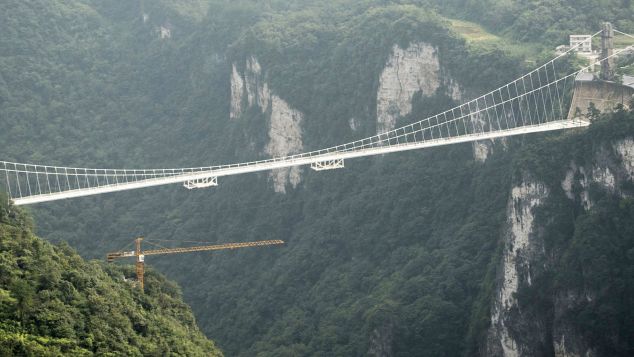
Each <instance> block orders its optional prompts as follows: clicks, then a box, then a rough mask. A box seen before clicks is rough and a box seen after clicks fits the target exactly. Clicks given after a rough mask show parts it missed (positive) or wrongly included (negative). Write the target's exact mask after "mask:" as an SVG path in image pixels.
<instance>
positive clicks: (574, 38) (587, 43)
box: [570, 35, 592, 53]
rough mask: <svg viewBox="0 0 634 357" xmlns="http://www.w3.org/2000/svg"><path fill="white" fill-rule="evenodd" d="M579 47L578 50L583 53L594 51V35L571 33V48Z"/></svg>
mask: <svg viewBox="0 0 634 357" xmlns="http://www.w3.org/2000/svg"><path fill="white" fill-rule="evenodd" d="M576 46H579V47H577V49H576V51H577V52H581V53H592V36H590V35H570V48H575V47H576Z"/></svg>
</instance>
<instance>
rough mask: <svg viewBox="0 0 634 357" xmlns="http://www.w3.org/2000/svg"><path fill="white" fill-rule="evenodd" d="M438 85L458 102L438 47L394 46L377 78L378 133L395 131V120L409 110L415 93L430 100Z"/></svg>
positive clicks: (454, 84) (458, 89) (457, 88)
mask: <svg viewBox="0 0 634 357" xmlns="http://www.w3.org/2000/svg"><path fill="white" fill-rule="evenodd" d="M441 86H444V87H445V88H447V89H446V92H447V93H445V94H447V95H449V96H450V97H451V98H453V99H455V100H459V99H460V97H461V95H460V87H459V86H458V85H457V83H456V82H455V81H453V80H452V79H451V78H450V77H449V76H447V75H443V73H442V67H441V64H440V60H439V58H438V48H437V47H434V46H432V45H430V44H427V43H412V44H410V45H409V46H408V47H407V48H401V47H400V46H398V45H394V47H393V48H392V53H391V55H390V57H389V58H388V60H387V63H386V64H385V68H384V69H383V72H382V73H381V76H380V77H379V88H378V91H377V94H376V117H377V132H378V133H384V132H386V131H389V130H392V129H394V127H395V126H396V120H397V119H398V118H399V117H402V116H405V115H407V114H409V113H410V112H411V111H412V99H413V98H414V94H416V93H418V92H420V93H421V94H422V96H424V97H429V96H432V95H434V94H435V93H436V91H437V90H438V89H439V88H441Z"/></svg>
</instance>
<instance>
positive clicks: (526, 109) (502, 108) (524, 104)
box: [0, 30, 633, 205]
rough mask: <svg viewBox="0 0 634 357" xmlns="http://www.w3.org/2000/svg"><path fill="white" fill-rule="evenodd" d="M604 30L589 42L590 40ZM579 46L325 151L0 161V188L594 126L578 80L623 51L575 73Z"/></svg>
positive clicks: (120, 179) (181, 178) (47, 187)
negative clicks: (101, 161)
mask: <svg viewBox="0 0 634 357" xmlns="http://www.w3.org/2000/svg"><path fill="white" fill-rule="evenodd" d="M614 31H615V32H619V33H621V34H624V35H626V36H629V37H633V36H631V35H628V34H625V33H622V32H620V31H618V30H614ZM601 32H602V31H599V32H597V33H595V34H594V35H592V36H590V37H589V38H588V39H587V40H586V41H592V39H593V38H594V37H596V36H597V35H599V34H600V33H601ZM582 45H583V42H581V43H579V44H578V45H576V46H574V47H572V48H570V49H568V50H567V51H566V52H564V53H563V54H560V55H559V56H557V57H555V58H553V59H552V60H550V61H548V62H546V63H545V64H543V65H541V66H539V67H537V68H535V69H533V70H532V71H530V72H528V73H526V74H525V75H523V76H521V77H519V78H517V79H515V80H514V81H511V82H509V83H507V84H505V85H503V86H501V87H499V88H497V89H494V90H492V91H490V92H488V93H486V94H484V95H481V96H480V97H477V98H475V99H472V100H470V101H467V102H464V103H462V104H459V105H457V106H455V107H453V108H451V109H448V110H446V111H444V112H442V113H438V114H436V115H432V116H430V117H427V118H424V119H421V120H418V121H415V122H413V123H410V124H407V125H404V126H401V127H399V128H396V129H393V130H389V131H386V132H382V133H378V134H377V135H373V136H370V137H366V138H363V139H359V140H356V141H352V142H349V143H345V144H341V145H337V146H332V147H329V148H325V149H321V150H315V151H310V152H305V153H301V154H295V155H289V156H283V157H275V158H271V159H266V160H258V161H250V162H241V163H235V164H226V165H216V166H204V167H192V168H175V169H163V168H162V169H141V170H139V169H136V170H129V169H94V168H78V167H63V166H49V165H35V164H25V163H18V162H10V161H0V185H2V186H4V187H5V188H6V191H7V193H8V195H9V200H11V201H12V202H13V203H14V204H15V205H28V204H35V203H40V202H48V201H55V200H63V199H69V198H75V197H82V196H89V195H98V194H104V193H108V192H118V191H124V190H133V189H139V188H144V187H153V186H160V185H168V184H175V183H179V184H182V185H183V186H184V187H185V188H187V189H190V190H191V189H195V188H206V187H213V186H217V185H218V177H220V176H230V175H239V174H246V173H253V172H260V171H268V170H274V169H282V168H288V167H294V166H303V165H310V167H311V169H313V170H315V171H324V170H333V169H339V168H343V167H344V161H345V160H348V159H353V158H357V157H364V156H373V155H383V154H388V153H394V152H400V151H408V150H416V149H424V148H430V147H435V146H442V145H450V144H458V143H466V142H473V141H478V140H486V139H495V138H502V137H508V136H513V135H524V134H530V133H537V132H546V131H553V130H564V129H571V128H582V127H586V126H588V125H590V123H589V122H588V121H587V120H585V119H583V118H579V117H574V116H569V115H568V113H569V112H570V109H571V108H570V106H571V103H570V101H569V98H570V97H571V93H572V92H573V90H574V83H575V78H576V77H577V75H578V74H579V73H581V72H587V71H589V69H590V68H591V67H593V66H594V65H596V64H602V63H603V62H605V61H611V60H612V59H613V58H614V57H615V56H618V54H619V53H620V52H622V51H624V50H621V51H614V52H606V54H605V55H604V56H603V57H602V58H601V59H600V60H598V61H597V62H595V63H594V64H593V65H591V66H587V67H584V68H580V69H574V68H573V69H571V68H570V67H568V65H567V61H565V58H564V57H565V56H567V55H568V54H569V53H571V52H572V51H575V50H577V49H578V48H579V47H580V46H582ZM573 112H574V111H573Z"/></svg>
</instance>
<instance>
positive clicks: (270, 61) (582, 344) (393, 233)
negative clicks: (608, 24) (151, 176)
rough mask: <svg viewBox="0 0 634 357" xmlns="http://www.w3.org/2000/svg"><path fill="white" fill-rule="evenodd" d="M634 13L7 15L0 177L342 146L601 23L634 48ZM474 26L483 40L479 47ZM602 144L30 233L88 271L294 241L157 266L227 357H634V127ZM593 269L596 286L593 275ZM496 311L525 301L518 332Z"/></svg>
mask: <svg viewBox="0 0 634 357" xmlns="http://www.w3.org/2000/svg"><path fill="white" fill-rule="evenodd" d="M633 6H634V5H633V4H632V3H631V2H630V1H624V0H609V1H599V2H596V1H595V2H590V1H564V0H557V1H507V0H499V1H494V0H469V1H435V0H427V1H424V0H421V1H414V0H413V1H400V2H394V3H391V2H385V1H378V0H368V1H352V0H338V1H331V0H323V1H304V0H278V1H266V2H262V1H249V0H238V1H235V0H234V1H228V0H210V1H186V0H177V1H128V2H103V1H91V0H71V1H64V2H61V1H29V2H24V1H4V2H2V4H0V32H1V33H3V34H4V35H3V36H2V37H0V53H1V55H0V142H1V143H2V150H1V154H2V155H0V159H2V160H16V161H20V162H33V163H42V164H59V165H71V166H72V165H78V166H80V167H84V166H87V167H121V168H123V167H125V168H153V167H187V166H200V165H210V164H220V163H229V162H235V161H241V160H256V159H260V158H268V157H271V156H275V155H285V154H289V153H296V152H300V151H308V150H313V149H318V148H322V147H324V146H328V145H333V144H339V143H341V142H345V141H349V140H354V139H358V138H362V137H365V136H368V135H372V134H375V133H376V132H377V131H378V130H381V129H382V128H386V127H388V128H389V127H390V126H394V125H399V124H404V123H408V122H412V121H414V120H419V119H420V118H422V117H425V116H426V115H430V114H435V113H437V112H440V111H442V110H445V109H447V108H449V107H450V106H451V105H453V104H455V103H458V102H461V101H464V100H466V99H470V98H473V97H474V96H476V95H478V94H481V93H482V92H484V91H485V90H490V89H493V88H496V87H497V86H499V85H501V84H503V83H506V82H508V81H509V80H512V79H515V78H517V76H519V75H520V74H521V73H523V72H525V71H526V70H527V69H529V68H530V67H531V66H533V65H534V63H539V62H540V61H541V60H543V59H546V58H551V57H552V50H553V48H554V46H555V45H558V44H562V43H566V42H567V36H568V35H569V34H570V33H571V32H581V33H594V32H596V31H598V26H599V25H600V23H601V21H604V20H609V21H612V22H613V23H614V25H615V27H616V28H618V29H620V30H622V31H629V32H634V23H633V21H632V19H633V18H634V9H633ZM456 19H460V20H463V22H456V21H455V20H456ZM464 21H470V22H464ZM456 24H460V25H461V26H463V27H462V28H460V29H459V28H457V26H456ZM465 24H467V25H468V26H467V27H466V28H478V24H479V25H481V26H482V28H480V29H479V31H481V33H485V35H484V36H481V38H479V39H478V40H477V41H475V40H473V38H474V36H471V34H470V33H468V32H465V31H464V28H465ZM161 28H164V29H169V30H170V35H169V37H165V36H164V37H163V38H161V32H160V31H161ZM481 33H480V34H481ZM576 65H577V64H576V62H575V60H574V59H573V58H570V59H569V61H568V66H570V68H572V67H573V66H576ZM400 68H403V70H404V71H405V68H406V70H407V71H408V72H406V75H402V74H403V72H400ZM408 78H409V79H408ZM394 88H405V90H395V89H394ZM408 91H409V92H408ZM604 122H605V123H604V124H598V125H595V126H593V127H591V128H590V129H589V130H588V131H587V132H575V133H555V134H538V135H533V136H526V137H517V138H511V139H507V140H500V141H498V142H495V143H493V142H484V143H478V144H475V145H471V144H461V145H455V146H448V147H442V148H435V149H429V150H424V151H420V152H409V153H401V154H390V155H386V156H382V157H375V158H366V159H358V160H353V161H350V162H346V168H345V169H343V170H335V171H331V172H321V173H317V172H312V171H310V170H308V169H302V170H290V171H280V172H275V173H272V174H269V173H262V174H257V175H245V176H237V177H227V178H221V180H220V186H219V187H217V188H213V189H207V190H194V191H189V190H185V189H183V188H182V187H178V186H173V187H163V188H152V189H145V190H140V191H129V192H122V193H115V194H108V195H104V196H99V197H88V198H81V199H75V200H70V201H63V202H56V203H47V204H41V205H37V206H33V207H32V208H29V210H31V211H32V213H33V214H34V215H35V217H36V219H37V222H38V223H37V227H36V230H37V231H38V232H39V234H41V235H42V236H43V237H45V238H46V239H49V240H51V241H54V242H59V241H68V243H69V245H70V246H71V247H73V248H75V249H77V250H78V252H79V253H80V254H81V255H83V256H84V257H90V258H102V257H103V256H104V254H105V253H106V252H108V251H113V250H117V249H119V248H121V247H122V246H124V245H125V244H127V243H128V242H129V241H130V240H131V239H133V238H134V237H135V236H136V235H139V234H143V235H145V236H147V237H150V238H156V239H175V240H180V241H203V242H210V243H215V242H232V241H249V240H259V239H283V240H285V241H286V242H287V244H286V245H285V246H284V247H281V248H275V249H265V250H251V251H236V252H217V253H195V254H192V255H190V256H187V257H183V256H172V257H165V259H156V260H154V259H148V264H149V265H150V266H154V267H156V269H157V270H160V271H161V272H163V273H165V274H167V275H168V277H170V278H173V279H176V280H177V281H178V282H179V283H180V285H181V286H182V289H183V295H184V297H185V299H186V301H187V302H188V303H189V304H191V306H192V309H193V311H194V313H195V315H196V318H197V321H198V322H199V323H200V326H201V328H202V330H203V331H204V332H205V334H207V336H208V337H209V338H211V339H213V340H214V341H216V342H217V344H218V345H219V346H220V348H222V349H223V350H224V351H225V352H226V354H227V355H231V356H233V355H236V356H254V355H258V356H297V355H311V356H350V355H375V356H410V355H428V356H439V355H477V354H480V355H503V354H504V353H505V352H504V351H505V348H507V349H508V346H507V345H511V346H514V347H513V348H517V349H519V352H518V353H519V354H520V355H554V354H555V353H559V354H561V353H563V352H562V351H568V352H569V353H576V354H584V353H586V352H588V351H593V353H597V354H598V355H600V356H611V355H628V354H630V352H632V345H631V342H629V339H628V338H627V336H630V335H631V334H632V326H631V324H630V323H629V321H632V319H630V318H629V317H628V316H629V315H628V312H627V311H632V309H631V308H632V307H633V305H634V304H633V303H632V300H631V298H629V296H632V294H631V291H629V290H628V289H629V288H628V286H632V285H631V284H629V285H628V282H629V280H628V279H630V278H629V277H630V276H632V274H631V272H630V270H631V266H632V262H631V257H630V255H631V252H630V250H631V249H632V248H633V247H632V241H631V240H630V238H629V237H631V236H632V235H631V234H630V233H629V232H631V229H632V228H631V221H632V220H631V214H632V208H631V202H630V200H631V199H630V198H629V197H631V195H632V192H631V190H632V183H631V179H632V176H628V171H627V170H628V168H631V167H629V166H627V165H628V164H627V163H628V162H629V161H628V158H627V155H625V156H623V155H624V154H622V153H627V152H628V151H627V150H629V149H628V147H629V146H628V145H629V144H628V142H627V141H626V140H627V139H628V138H631V137H632V135H634V131H633V130H632V114H631V113H628V112H625V111H621V112H619V114H618V115H617V116H615V117H613V118H611V119H606V118H604ZM619 140H620V141H619ZM615 145H616V146H615ZM619 145H620V146H619ZM616 148H622V150H621V149H618V150H617V149H616ZM619 150H620V151H619ZM608 166H609V167H608ZM606 167H607V168H606ZM599 168H600V169H601V170H599ZM605 170H609V171H605ZM569 171H570V172H572V174H570V175H572V176H571V177H572V178H569V176H568V172H569ZM605 172H610V173H611V175H612V176H613V181H614V182H613V185H611V186H610V185H607V184H605V182H611V181H610V180H609V179H606V178H605V177H608V178H609V175H608V174H605ZM601 175H603V176H601ZM604 176H605V177H604ZM595 178H596V179H595ZM0 180H2V178H0ZM562 181H565V182H570V189H569V190H568V191H566V189H563V188H562V187H563V186H562ZM566 187H568V186H566ZM606 187H607V188H606ZM538 188H539V189H538ZM531 195H534V196H538V198H539V199H536V200H535V201H536V202H537V201H539V202H540V204H539V207H537V205H536V204H535V211H534V212H535V216H534V217H533V215H532V213H531V212H533V210H532V208H533V207H532V206H531V205H532V204H533V203H530V202H532V201H531V200H530V199H528V198H527V197H529V196H531ZM516 201H517V202H518V204H517V205H516V206H518V207H520V206H522V202H524V201H526V202H528V203H526V204H527V205H528V206H527V207H530V209H527V210H525V211H526V212H529V213H530V214H528V213H526V212H524V211H521V210H519V209H518V212H520V211H521V212H524V213H522V214H523V215H524V216H527V215H528V216H530V219H531V221H530V222H536V223H534V224H533V225H530V224H528V223H527V227H528V228H526V229H525V230H522V229H519V228H517V227H515V228H514V226H513V224H512V222H513V221H518V220H521V219H520V218H522V217H524V216H522V215H520V214H519V213H518V214H516V212H515V211H513V210H512V209H511V208H513V207H515V205H513V204H512V203H513V202H516ZM542 203H543V205H542ZM509 207H511V208H509ZM528 216H527V217H528ZM527 219H528V218H527ZM518 229H519V230H518ZM515 231H518V232H525V231H526V232H530V234H529V233H526V234H525V235H524V236H523V238H522V239H519V238H517V236H516V235H514V234H515V233H512V232H515ZM509 232H511V233H509ZM606 237H608V238H606ZM518 239H519V240H518ZM606 239H607V240H609V241H610V242H611V243H610V244H609V245H602V244H601V243H602V242H603V241H605V240H606ZM518 244H519V245H520V246H521V247H522V248H521V249H520V248H517V247H515V248H514V247H513V246H514V245H518ZM509 252H510V253H509ZM514 252H519V253H517V254H511V253H514ZM540 252H543V254H541V253H540ZM538 253H539V254H538ZM509 261H512V262H519V263H517V264H515V265H514V264H510V263H508V262H509ZM507 263H508V264H507ZM589 264H591V265H592V266H596V267H597V271H594V270H591V271H584V270H583V269H580V267H584V266H588V265H589ZM509 267H511V268H513V269H510V268H509ZM112 269H113V271H115V272H116V271H119V270H117V269H115V268H112ZM121 269H123V270H122V271H125V268H123V267H122V268H121ZM628 269H629V270H628ZM104 274H105V273H104ZM507 274H509V275H507ZM512 275H514V276H515V280H514V281H515V285H513V286H507V285H508V284H507V285H505V284H504V283H503V282H504V281H506V280H507V279H508V277H509V276H512ZM152 285H153V284H152V283H148V286H150V287H151V286H152ZM608 292H615V293H614V294H611V293H608ZM131 294H133V292H131ZM502 295H504V296H507V295H509V296H513V297H516V298H515V300H513V299H511V300H513V303H512V304H510V305H509V307H508V309H507V308H506V307H505V305H504V304H503V303H500V301H499V298H498V296H502ZM496 311H497V315H496ZM501 321H502V322H503V323H502V322H501ZM597 325H600V326H601V329H597V328H596V326H597ZM599 330H600V331H602V332H597V331H599ZM562 337H563V342H562ZM509 341H510V342H509ZM504 346H506V347H504ZM79 347H81V348H85V347H84V346H79ZM79 347H78V348H79ZM509 353H510V352H509Z"/></svg>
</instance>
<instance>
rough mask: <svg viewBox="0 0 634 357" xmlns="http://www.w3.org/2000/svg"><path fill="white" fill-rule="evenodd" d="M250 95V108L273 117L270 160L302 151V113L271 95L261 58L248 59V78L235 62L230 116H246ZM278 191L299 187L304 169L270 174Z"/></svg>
mask: <svg viewBox="0 0 634 357" xmlns="http://www.w3.org/2000/svg"><path fill="white" fill-rule="evenodd" d="M245 95H246V105H247V107H248V108H251V107H254V106H255V107H258V108H259V109H260V111H261V112H262V113H265V114H267V117H268V118H269V125H268V133H267V134H268V143H267V144H266V146H265V148H264V152H265V153H266V154H267V155H268V156H269V157H280V156H286V155H292V154H296V153H299V152H301V151H302V149H303V143H302V127H301V123H302V120H303V117H304V116H303V114H302V112H300V111H298V110H296V109H293V108H292V107H291V106H290V105H289V104H288V103H287V102H286V101H284V100H283V99H282V98H280V97H279V96H277V95H275V94H273V93H271V91H270V90H269V85H268V83H267V82H266V80H265V76H264V74H263V72H262V66H261V65H260V63H259V62H258V60H257V58H255V57H250V58H248V59H247V60H246V63H245V70H244V75H241V74H240V73H239V71H238V70H237V66H236V64H235V63H234V64H233V68H232V75H231V105H230V108H231V110H230V113H229V117H230V118H231V119H236V118H239V117H240V116H241V115H242V113H243V109H244V108H243V107H242V106H243V104H244V101H245V98H244V97H245ZM269 177H270V178H271V180H272V181H273V188H274V189H275V191H276V192H281V193H285V192H286V186H287V184H289V183H290V184H291V185H292V186H293V187H296V186H297V184H299V182H300V180H301V169H300V168H299V167H292V168H288V169H278V170H273V171H271V173H270V174H269Z"/></svg>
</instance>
